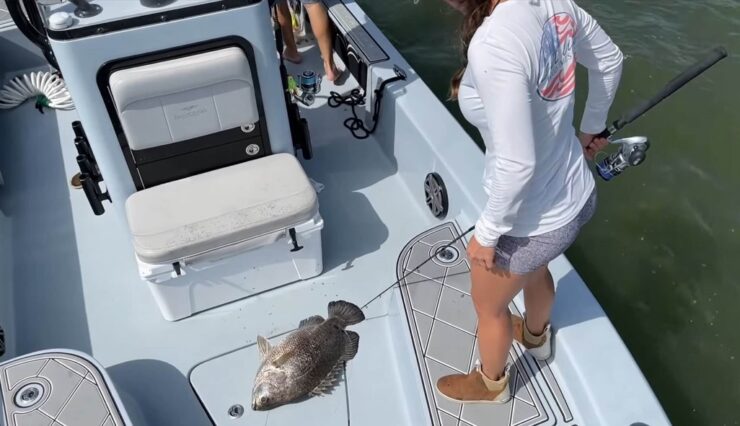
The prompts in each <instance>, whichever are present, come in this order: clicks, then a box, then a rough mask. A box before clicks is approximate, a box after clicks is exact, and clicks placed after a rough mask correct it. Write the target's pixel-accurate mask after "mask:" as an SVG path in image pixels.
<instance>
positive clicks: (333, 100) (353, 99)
mask: <svg viewBox="0 0 740 426" xmlns="http://www.w3.org/2000/svg"><path fill="white" fill-rule="evenodd" d="M393 71H394V72H395V73H396V76H395V77H391V78H389V79H387V80H384V81H383V82H382V83H380V86H379V87H378V88H377V89H375V103H374V105H373V118H372V120H373V126H372V127H370V128H368V127H367V126H366V125H365V122H364V121H362V119H361V118H360V117H358V116H357V111H356V110H355V107H356V106H357V105H365V93H363V92H362V90H360V89H359V88H357V89H352V91H351V92H349V95H347V96H343V95H341V94H340V93H338V92H334V91H332V92H330V93H329V100H328V104H329V106H330V107H331V108H339V107H340V106H341V105H349V106H350V107H351V108H352V117H350V118H348V119H346V120H344V127H346V128H347V129H349V131H350V132H352V136H354V137H355V138H357V139H367V138H369V137H370V135H372V134H373V133H374V132H375V130H376V129H377V128H378V119H379V118H380V102H381V101H382V99H383V92H384V90H385V86H387V85H389V84H391V83H393V82H396V81H400V80H406V73H405V72H404V71H403V70H402V69H401V68H399V67H398V66H394V67H393Z"/></svg>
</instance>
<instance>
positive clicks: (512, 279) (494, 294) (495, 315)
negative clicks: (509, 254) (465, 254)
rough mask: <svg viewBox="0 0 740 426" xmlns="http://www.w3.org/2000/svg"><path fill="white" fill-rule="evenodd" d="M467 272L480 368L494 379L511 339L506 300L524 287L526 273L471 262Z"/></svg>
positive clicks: (509, 315)
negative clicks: (475, 320) (470, 284)
mask: <svg viewBox="0 0 740 426" xmlns="http://www.w3.org/2000/svg"><path fill="white" fill-rule="evenodd" d="M470 275H471V279H472V283H473V287H472V291H471V295H472V296H473V304H474V305H475V311H476V313H477V315H478V348H479V350H480V358H481V363H482V371H483V374H485V375H486V376H487V377H488V378H489V379H492V380H498V379H499V378H500V377H501V376H502V375H503V373H504V368H505V367H506V362H507V359H508V356H509V349H511V343H512V341H513V333H512V325H511V313H510V311H509V303H511V301H512V300H513V299H514V297H515V296H516V295H517V293H519V291H521V290H522V288H524V287H525V284H526V283H527V280H528V276H527V275H516V274H510V273H508V272H504V271H502V270H500V269H494V270H493V271H488V270H486V269H485V268H484V267H482V266H480V265H473V266H472V268H471V272H470Z"/></svg>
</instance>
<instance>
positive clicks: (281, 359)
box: [272, 350, 293, 367]
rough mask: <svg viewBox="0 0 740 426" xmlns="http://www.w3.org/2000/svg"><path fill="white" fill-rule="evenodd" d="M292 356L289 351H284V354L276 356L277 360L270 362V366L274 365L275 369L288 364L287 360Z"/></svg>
mask: <svg viewBox="0 0 740 426" xmlns="http://www.w3.org/2000/svg"><path fill="white" fill-rule="evenodd" d="M292 356H293V352H292V351H290V350H289V351H286V352H283V353H282V354H280V356H278V357H277V358H275V359H274V360H272V365H274V366H275V367H280V366H281V365H283V364H285V363H286V362H288V360H289V359H290V357H292Z"/></svg>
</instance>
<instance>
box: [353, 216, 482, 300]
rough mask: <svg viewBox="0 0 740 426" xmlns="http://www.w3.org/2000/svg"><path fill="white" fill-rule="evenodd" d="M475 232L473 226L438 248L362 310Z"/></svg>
mask: <svg viewBox="0 0 740 426" xmlns="http://www.w3.org/2000/svg"><path fill="white" fill-rule="evenodd" d="M474 230H475V226H471V227H470V228H468V230H467V231H465V232H463V233H462V234H460V235H459V236H457V237H456V238H455V239H454V240H452V241H450V242H449V243H447V244H445V245H443V246H442V247H440V248H438V249H437V250H436V251H435V252H434V254H432V255H431V256H429V257H428V258H427V259H426V260H425V261H423V262H421V263H420V264H418V265H417V266H416V267H414V269H412V270H410V271H408V272H407V273H406V275H404V276H402V277H401V278H399V279H397V280H396V281H394V282H393V284H391V285H389V286H388V287H386V289H385V290H383V291H381V292H380V293H379V294H378V295H377V296H375V297H373V298H372V299H370V301H369V302H367V303H365V304H364V305H362V309H365V308H367V307H368V305H370V304H371V303H373V302H374V301H376V300H378V299H379V298H380V296H382V295H384V294H385V293H387V292H388V291H389V290H391V289H392V288H393V287H395V286H396V285H398V286H399V287H400V286H401V281H403V280H405V279H406V278H408V277H409V275H411V274H413V273H414V272H416V271H418V270H419V269H420V268H421V267H422V266H424V265H426V264H427V262H429V261H430V260H432V259H434V258H435V257H437V256H438V255H439V254H440V253H442V252H443V251H445V250H447V249H448V248H450V247H452V245H453V244H455V243H456V242H458V241H460V240H461V239H463V238H465V236H466V235H468V234H469V233H471V232H473V231H474Z"/></svg>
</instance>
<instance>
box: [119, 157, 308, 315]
mask: <svg viewBox="0 0 740 426" xmlns="http://www.w3.org/2000/svg"><path fill="white" fill-rule="evenodd" d="M126 213H127V216H128V222H129V227H130V230H131V236H132V241H133V245H134V249H135V252H136V258H137V262H138V267H139V274H140V276H141V277H142V278H143V279H144V280H145V281H147V282H148V283H149V286H150V290H151V291H152V293H153V295H154V298H155V300H156V301H157V304H158V306H159V308H160V311H161V312H162V315H163V316H164V317H165V319H167V320H170V321H175V320H178V319H182V318H185V317H188V316H190V315H193V314H194V313H196V312H200V311H203V310H206V309H209V308H212V307H215V306H218V305H222V304H225V303H228V302H231V301H233V300H237V299H242V298H245V297H248V296H251V295H254V294H257V293H261V292H264V291H267V290H270V289H273V288H275V287H279V286H281V285H285V284H288V283H291V282H295V281H299V280H305V279H308V278H312V277H314V276H316V275H318V274H320V273H321V271H322V270H323V263H322V249H321V232H320V231H321V229H322V228H323V220H322V219H321V215H320V214H319V212H318V197H317V195H316V190H315V189H314V187H313V185H312V184H311V181H310V180H309V179H308V177H307V176H306V174H305V172H304V171H303V168H302V167H301V165H300V163H299V162H298V160H297V159H296V158H295V157H294V156H292V155H289V154H275V155H271V156H268V157H264V158H260V159H257V160H253V161H250V162H246V163H241V164H237V165H235V166H230V167H226V168H223V169H219V170H215V171H212V172H208V173H204V174H201V175H197V176H192V177H189V178H186V179H181V180H178V181H174V182H169V183H166V184H163V185H159V186H156V187H153V188H149V189H146V190H143V191H140V192H137V193H135V194H133V195H132V196H131V197H129V199H128V200H127V202H126Z"/></svg>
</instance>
